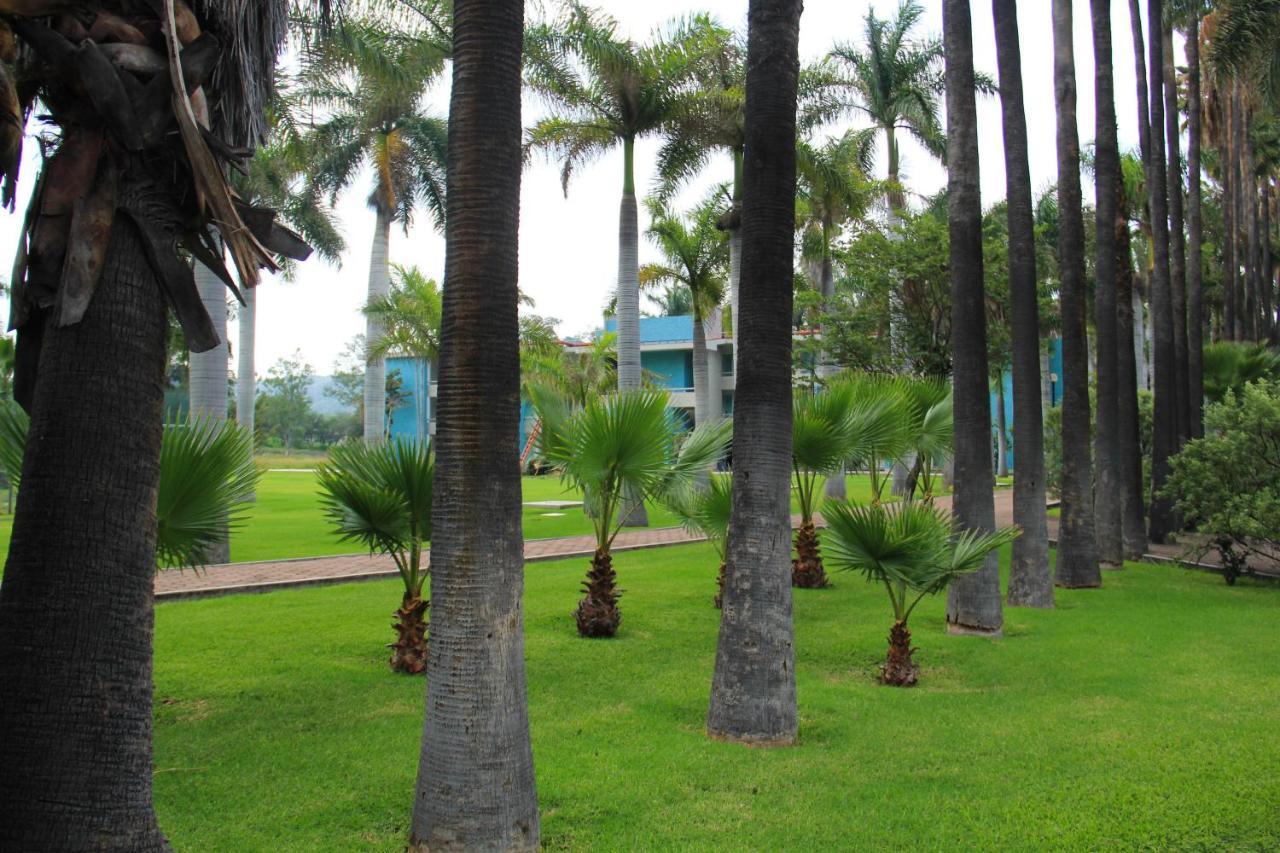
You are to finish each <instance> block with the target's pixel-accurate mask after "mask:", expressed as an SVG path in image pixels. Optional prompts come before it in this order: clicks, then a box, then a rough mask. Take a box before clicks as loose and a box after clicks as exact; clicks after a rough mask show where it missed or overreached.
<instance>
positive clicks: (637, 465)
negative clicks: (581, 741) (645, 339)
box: [533, 389, 731, 637]
mask: <svg viewBox="0 0 1280 853" xmlns="http://www.w3.org/2000/svg"><path fill="white" fill-rule="evenodd" d="M533 401H534V406H535V408H536V409H537V411H538V416H539V417H540V418H541V419H542V433H541V435H540V436H539V439H538V443H539V454H540V456H541V457H542V458H543V459H544V460H545V461H546V462H547V463H548V464H550V465H551V466H552V467H555V468H559V469H560V475H561V478H562V479H563V480H564V482H566V483H567V484H569V485H570V486H572V487H574V488H575V489H577V490H579V491H581V492H582V496H583V503H584V508H585V510H586V514H587V517H588V518H590V519H591V522H592V527H593V528H594V534H595V540H596V549H595V554H594V556H593V557H592V559H591V571H590V572H588V574H587V580H586V582H585V583H584V584H583V589H584V591H585V592H586V595H585V597H584V598H583V599H582V601H581V603H579V605H578V609H577V611H576V612H575V614H574V615H575V617H576V619H577V623H578V633H579V634H581V635H582V636H584V637H612V636H613V635H614V634H615V633H617V631H618V623H619V622H620V621H621V619H622V615H621V613H620V612H619V610H618V598H619V597H620V596H621V591H620V590H618V588H617V585H616V575H615V573H614V570H613V557H612V555H611V553H610V549H611V547H612V545H613V540H614V538H615V537H616V536H617V535H618V531H619V530H621V528H622V525H623V522H624V520H625V511H624V503H625V502H626V501H627V500H628V499H629V498H628V496H629V495H635V496H638V497H639V498H641V499H644V498H661V497H662V496H663V495H666V494H670V493H672V492H674V491H677V490H681V489H688V488H691V487H692V484H693V482H694V480H695V478H696V477H698V476H699V475H700V474H701V473H702V472H704V471H706V470H707V468H709V467H710V466H711V465H712V463H714V462H715V461H716V460H717V459H719V458H720V456H721V455H722V454H723V453H724V451H725V449H726V448H727V447H728V444H729V435H730V428H731V422H730V421H721V422H719V423H708V424H703V425H701V426H699V427H697V428H696V429H694V431H693V432H692V433H690V434H689V435H688V436H687V437H686V438H684V440H683V441H681V440H679V438H678V433H677V429H676V425H675V422H674V419H673V418H672V416H671V413H670V411H668V409H667V395H666V394H665V393H664V392H660V391H646V390H630V391H620V392H618V393H617V394H611V395H609V396H607V397H598V398H595V399H592V400H588V401H587V403H586V405H585V406H582V407H574V406H572V405H571V404H570V403H569V402H568V401H566V400H565V399H564V398H562V397H560V396H558V395H556V394H555V393H554V392H552V391H549V390H547V389H535V392H534V395H533Z"/></svg>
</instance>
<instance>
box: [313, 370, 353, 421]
mask: <svg viewBox="0 0 1280 853" xmlns="http://www.w3.org/2000/svg"><path fill="white" fill-rule="evenodd" d="M332 385H333V377H332V376H313V377H312V378H311V387H310V388H309V389H308V390H307V396H308V397H310V398H311V408H312V409H314V410H315V412H316V414H320V415H339V414H342V413H344V412H350V411H351V410H352V409H351V407H349V406H344V405H342V404H341V403H340V402H338V401H337V400H336V399H334V398H333V397H330V396H329V395H328V394H326V393H325V389H326V388H329V387H331V386H332Z"/></svg>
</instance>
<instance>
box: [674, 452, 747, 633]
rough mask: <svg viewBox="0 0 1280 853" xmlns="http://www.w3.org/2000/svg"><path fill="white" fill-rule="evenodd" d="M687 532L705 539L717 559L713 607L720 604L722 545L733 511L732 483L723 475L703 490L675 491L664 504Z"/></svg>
mask: <svg viewBox="0 0 1280 853" xmlns="http://www.w3.org/2000/svg"><path fill="white" fill-rule="evenodd" d="M664 502H665V503H666V505H667V507H668V508H669V509H670V510H671V511H672V512H673V513H675V515H676V517H677V518H679V519H680V523H681V524H682V525H683V526H684V528H685V529H686V530H688V531H689V532H690V533H695V534H697V535H699V536H705V537H706V538H707V539H708V540H709V541H710V542H711V546H712V547H713V548H715V551H716V556H718V557H719V558H720V568H719V570H717V572H716V596H715V605H716V609H717V610H719V609H721V608H722V607H723V605H724V558H725V544H726V539H727V537H728V535H729V516H730V515H731V514H732V512H733V480H732V479H731V478H729V477H725V476H715V477H712V478H711V480H710V482H709V483H708V485H707V488H705V489H701V488H694V489H683V490H675V491H672V492H670V493H669V494H668V495H667V496H666V498H665V501H664Z"/></svg>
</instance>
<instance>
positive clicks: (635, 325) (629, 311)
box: [617, 193, 641, 390]
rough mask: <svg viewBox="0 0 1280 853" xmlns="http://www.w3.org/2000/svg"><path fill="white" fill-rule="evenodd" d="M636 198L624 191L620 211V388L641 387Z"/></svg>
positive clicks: (618, 292)
mask: <svg viewBox="0 0 1280 853" xmlns="http://www.w3.org/2000/svg"><path fill="white" fill-rule="evenodd" d="M639 239H640V238H639V230H638V225H637V224H636V197H635V194H634V193H623V194H622V205H621V207H620V209H619V212H618V291H617V296H618V388H619V390H626V389H628V388H639V387H640V377H641V370H640V272H639V267H638V266H637V263H638V261H637V257H638V252H639Z"/></svg>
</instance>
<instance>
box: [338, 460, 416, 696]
mask: <svg viewBox="0 0 1280 853" xmlns="http://www.w3.org/2000/svg"><path fill="white" fill-rule="evenodd" d="M316 478H317V480H318V481H319V483H320V495H321V503H322V504H323V506H324V511H325V515H326V516H328V518H329V521H330V522H331V523H332V524H333V527H334V529H335V530H336V531H337V533H338V535H339V536H340V537H341V538H342V541H344V542H359V543H360V544H361V545H363V546H364V547H366V548H368V549H369V551H370V553H381V554H387V555H388V556H390V557H391V559H392V560H393V561H394V562H395V564H396V571H398V572H399V573H400V580H401V581H402V582H403V584H404V595H403V597H402V598H401V600H400V608H399V609H398V610H397V611H396V613H395V616H396V622H395V625H394V628H395V630H396V641H395V642H394V643H392V644H390V645H389V646H388V648H390V649H391V650H392V651H391V661H390V662H391V669H392V670H394V671H396V672H407V673H410V674H417V673H420V672H423V671H424V670H425V669H426V667H427V620H426V612H427V608H428V607H429V606H430V602H428V601H424V600H423V598H422V586H423V584H424V583H425V582H426V580H427V573H428V571H429V569H428V567H427V565H426V563H425V562H424V561H423V546H424V545H425V544H426V543H427V542H428V541H429V540H430V539H431V499H432V491H433V487H434V482H435V462H434V460H433V459H432V456H431V450H430V448H429V447H428V446H427V445H424V444H422V443H420V442H417V441H407V440H403V439H397V440H395V441H390V442H386V443H383V444H380V445H374V446H369V445H365V444H362V443H358V442H347V443H344V444H340V445H338V446H337V447H335V448H334V449H333V450H332V451H331V452H330V455H329V461H328V462H327V463H326V464H324V465H322V466H321V467H320V469H319V470H318V471H317V472H316Z"/></svg>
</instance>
